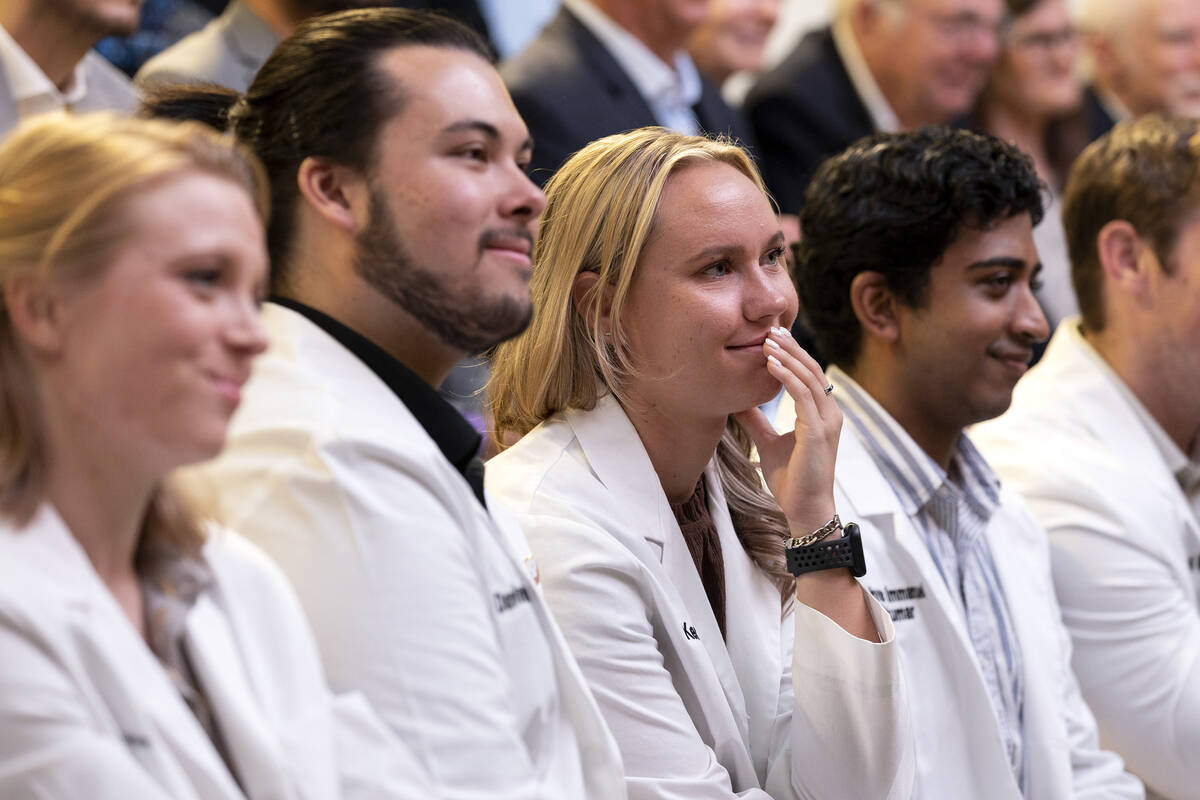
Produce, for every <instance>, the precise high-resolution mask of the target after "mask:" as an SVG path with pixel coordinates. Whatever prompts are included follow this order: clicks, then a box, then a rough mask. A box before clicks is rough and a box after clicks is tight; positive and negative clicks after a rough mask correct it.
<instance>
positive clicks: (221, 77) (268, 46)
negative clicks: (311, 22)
mask: <svg viewBox="0 0 1200 800" xmlns="http://www.w3.org/2000/svg"><path fill="white" fill-rule="evenodd" d="M277 44H279V37H278V36H276V35H275V32H274V31H272V30H271V29H270V28H269V27H268V26H267V23H265V22H263V21H262V19H260V18H259V16H258V15H257V14H255V13H254V12H253V11H251V10H250V9H249V8H247V7H246V6H245V5H243V4H242V3H241V2H240V0H233V2H232V3H230V4H229V6H228V7H227V8H226V9H225V12H224V13H223V14H221V16H219V17H217V18H216V19H214V20H213V21H212V22H210V23H208V24H207V25H205V26H204V27H203V28H201V29H200V30H198V31H196V32H195V33H193V34H190V35H188V36H185V37H184V38H183V39H180V40H179V41H178V42H176V43H175V44H173V45H172V46H170V47H168V48H167V49H166V50H164V51H162V52H161V53H159V54H158V55H156V56H155V57H154V58H152V59H150V60H149V61H147V62H146V63H145V64H144V65H142V68H141V69H140V70H138V73H137V76H136V77H135V78H134V80H135V81H136V82H137V83H139V84H148V83H215V84H218V85H219V86H228V87H229V88H230V89H235V90H237V91H239V92H244V91H246V89H247V88H249V86H250V84H251V83H252V82H253V81H254V76H255V75H256V74H258V70H259V68H260V67H261V66H262V65H263V63H264V62H265V61H266V60H267V57H268V56H270V55H271V51H273V50H274V49H275V45H277Z"/></svg>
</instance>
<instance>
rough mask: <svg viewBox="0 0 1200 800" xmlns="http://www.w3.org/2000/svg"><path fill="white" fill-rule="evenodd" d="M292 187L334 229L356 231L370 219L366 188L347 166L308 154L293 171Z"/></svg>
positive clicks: (368, 191) (368, 196)
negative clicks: (294, 176) (293, 182)
mask: <svg viewBox="0 0 1200 800" xmlns="http://www.w3.org/2000/svg"><path fill="white" fill-rule="evenodd" d="M296 186H297V188H299V190H300V196H301V197H302V198H304V202H305V203H306V204H307V205H308V206H309V207H310V208H312V209H313V211H315V212H316V213H317V214H319V215H320V216H321V217H322V218H324V219H325V220H326V221H327V222H329V224H331V225H333V226H334V227H335V228H339V229H341V230H343V231H345V232H347V233H350V234H356V233H359V232H360V231H362V229H363V228H365V227H366V225H367V221H368V219H369V218H370V188H369V187H368V186H367V181H366V180H365V179H364V178H363V177H362V176H361V175H360V174H359V173H358V172H357V171H356V170H353V169H350V168H349V167H346V166H343V165H341V164H337V163H335V162H333V161H330V160H328V159H325V158H318V157H316V156H309V157H308V158H306V159H304V160H303V161H301V162H300V168H299V169H298V170H296Z"/></svg>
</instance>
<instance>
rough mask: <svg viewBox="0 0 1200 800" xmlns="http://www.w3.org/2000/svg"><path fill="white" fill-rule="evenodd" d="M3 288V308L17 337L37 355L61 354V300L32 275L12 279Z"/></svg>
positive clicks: (62, 325)
mask: <svg viewBox="0 0 1200 800" xmlns="http://www.w3.org/2000/svg"><path fill="white" fill-rule="evenodd" d="M3 288H4V308H5V309H6V310H7V311H8V318H9V319H10V320H11V321H12V326H13V330H14V331H15V332H16V334H17V336H18V337H20V338H21V340H23V341H25V342H26V343H28V345H29V346H30V347H32V348H33V349H34V351H36V352H38V353H41V354H43V355H53V354H56V353H58V352H59V351H60V350H61V349H62V343H63V339H64V335H63V327H64V320H63V313H62V312H63V309H62V305H61V298H60V297H58V296H57V295H56V293H55V292H53V291H52V290H51V289H50V287H48V286H47V285H46V283H45V281H42V280H40V279H38V278H36V277H35V276H32V275H21V276H18V277H16V278H13V279H12V280H9V281H8V282H7V283H5V284H4V287H3Z"/></svg>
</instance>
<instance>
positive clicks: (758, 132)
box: [745, 27, 875, 214]
mask: <svg viewBox="0 0 1200 800" xmlns="http://www.w3.org/2000/svg"><path fill="white" fill-rule="evenodd" d="M745 112H746V116H747V118H748V119H749V121H750V127H751V128H752V129H753V130H754V136H755V140H756V141H757V142H758V150H759V155H760V162H761V167H762V171H763V178H764V179H765V180H766V182H767V187H768V188H769V189H770V190H771V193H772V194H773V195H774V196H775V200H776V201H777V202H778V203H779V207H780V210H781V211H783V212H784V213H787V214H796V213H799V211H800V209H801V208H802V207H803V205H804V190H805V189H806V188H807V187H808V182H809V179H810V178H812V175H813V173H814V172H816V169H817V167H818V166H820V164H821V162H822V161H824V160H825V159H826V158H828V157H829V156H831V155H834V154H835V153H839V152H841V151H842V150H844V149H846V148H847V147H849V146H850V144H852V143H853V142H854V141H855V140H857V139H860V138H862V137H863V136H866V135H868V134H870V133H874V131H875V124H874V122H872V120H871V115H870V113H869V112H868V111H867V107H866V106H865V105H864V104H863V102H862V100H860V99H859V97H858V92H856V91H855V89H854V84H853V83H852V82H851V81H850V75H849V73H848V72H846V67H845V66H844V65H843V64H842V59H841V56H839V55H838V51H837V47H835V46H834V41H833V30H832V28H828V27H826V28H822V29H820V30H816V31H812V32H810V33H808V34H806V35H805V36H804V38H803V39H801V40H800V44H799V45H797V46H796V49H795V50H793V51H792V53H791V54H790V55H789V56H788V57H787V58H786V59H784V60H783V61H782V62H780V63H779V64H778V65H776V66H775V67H774V68H773V69H771V70H769V71H768V72H766V73H765V74H764V75H763V76H762V77H761V78H759V80H758V81H757V82H756V83H755V85H754V86H753V87H752V88H751V89H750V92H749V93H748V94H747V95H746V101H745Z"/></svg>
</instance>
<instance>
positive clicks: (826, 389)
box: [825, 383, 833, 397]
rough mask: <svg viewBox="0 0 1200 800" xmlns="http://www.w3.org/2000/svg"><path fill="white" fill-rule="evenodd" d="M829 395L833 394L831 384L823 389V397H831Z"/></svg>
mask: <svg viewBox="0 0 1200 800" xmlns="http://www.w3.org/2000/svg"><path fill="white" fill-rule="evenodd" d="M831 394H833V384H832V383H831V384H829V385H828V386H826V387H825V396H826V397H829V395H831Z"/></svg>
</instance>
